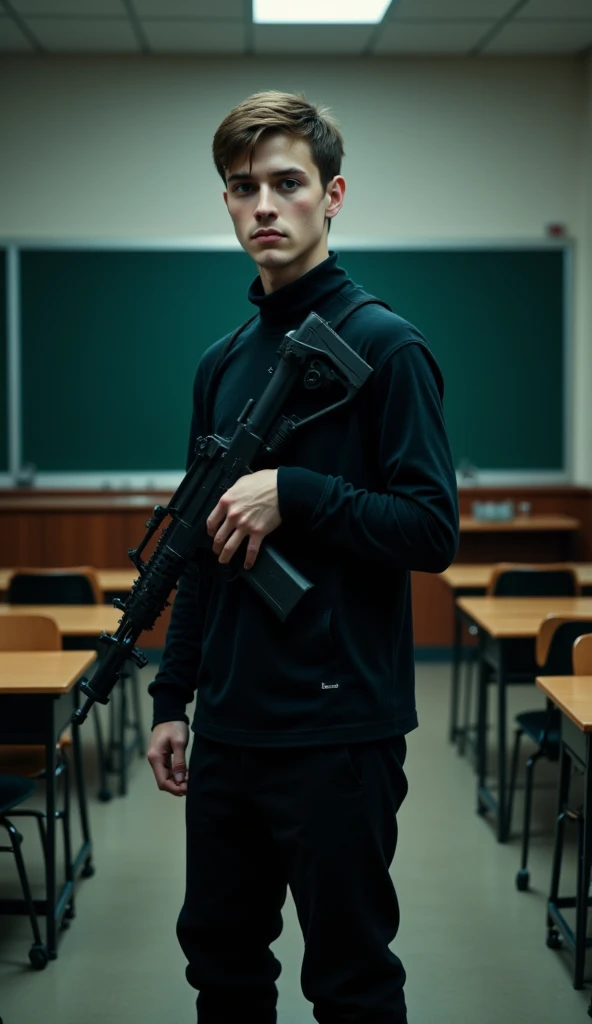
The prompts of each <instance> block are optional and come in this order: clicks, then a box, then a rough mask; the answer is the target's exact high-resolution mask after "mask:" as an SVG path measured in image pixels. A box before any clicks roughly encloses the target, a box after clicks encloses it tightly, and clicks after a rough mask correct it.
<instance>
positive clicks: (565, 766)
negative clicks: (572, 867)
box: [547, 742, 571, 934]
mask: <svg viewBox="0 0 592 1024" xmlns="http://www.w3.org/2000/svg"><path fill="white" fill-rule="evenodd" d="M570 781H571V757H570V756H569V754H568V752H567V750H566V748H565V745H564V743H563V742H562V743H561V753H560V758H559V785H558V790H557V817H556V819H555V842H554V846H553V866H552V869H551V890H550V892H549V909H551V907H553V908H555V907H556V906H557V902H558V900H559V883H560V881H561V862H562V860H563V844H564V840H565V811H566V808H567V802H568V800H569V789H570ZM554 927H555V926H554V921H553V918H552V916H551V914H550V913H549V914H548V915H547V929H548V931H549V934H550V933H551V932H553V931H554Z"/></svg>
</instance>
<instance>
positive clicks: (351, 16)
mask: <svg viewBox="0 0 592 1024" xmlns="http://www.w3.org/2000/svg"><path fill="white" fill-rule="evenodd" d="M389 2H390V0H299V2H298V4H289V3H288V4H280V3H278V0H253V21H254V23H255V25H279V24H282V25H328V24H331V25H376V24H377V22H379V21H382V18H383V16H384V13H385V11H386V9H387V7H388V6H389Z"/></svg>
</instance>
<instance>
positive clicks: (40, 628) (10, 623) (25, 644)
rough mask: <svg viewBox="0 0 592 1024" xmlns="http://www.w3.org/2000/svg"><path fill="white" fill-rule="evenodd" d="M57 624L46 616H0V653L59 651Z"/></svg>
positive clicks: (59, 639)
mask: <svg viewBox="0 0 592 1024" xmlns="http://www.w3.org/2000/svg"><path fill="white" fill-rule="evenodd" d="M61 649H62V637H61V633H60V631H59V629H58V626H57V623H56V622H54V620H53V619H50V618H49V617H48V616H47V615H0V651H61Z"/></svg>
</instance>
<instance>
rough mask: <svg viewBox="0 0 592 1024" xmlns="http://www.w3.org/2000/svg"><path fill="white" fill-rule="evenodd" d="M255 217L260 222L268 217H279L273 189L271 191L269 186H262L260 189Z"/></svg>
mask: <svg viewBox="0 0 592 1024" xmlns="http://www.w3.org/2000/svg"><path fill="white" fill-rule="evenodd" d="M255 216H256V217H257V218H258V219H260V220H263V219H264V218H266V217H277V208H276V204H275V197H274V194H273V189H271V188H270V187H269V185H261V187H260V189H259V197H258V200H257V206H256V209H255Z"/></svg>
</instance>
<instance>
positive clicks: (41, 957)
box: [29, 945, 49, 971]
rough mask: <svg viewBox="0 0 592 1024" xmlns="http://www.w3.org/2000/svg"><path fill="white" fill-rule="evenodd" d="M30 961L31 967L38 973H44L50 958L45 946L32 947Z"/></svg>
mask: <svg viewBox="0 0 592 1024" xmlns="http://www.w3.org/2000/svg"><path fill="white" fill-rule="evenodd" d="M29 960H30V961H31V967H33V968H34V969H35V970H36V971H42V970H43V969H44V968H45V967H47V961H48V960H49V957H48V955H47V950H46V948H45V946H40V945H35V946H31V948H30V950H29Z"/></svg>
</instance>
